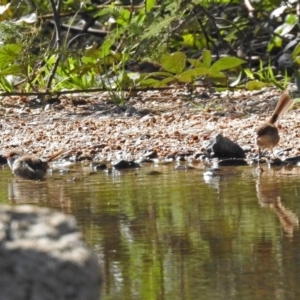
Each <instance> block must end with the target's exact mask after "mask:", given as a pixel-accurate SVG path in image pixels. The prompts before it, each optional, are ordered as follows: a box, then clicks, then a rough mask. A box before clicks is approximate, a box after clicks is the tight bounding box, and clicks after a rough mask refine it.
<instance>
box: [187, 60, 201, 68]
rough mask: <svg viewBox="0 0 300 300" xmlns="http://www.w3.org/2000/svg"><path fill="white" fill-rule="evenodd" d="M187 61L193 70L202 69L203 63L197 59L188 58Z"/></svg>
mask: <svg viewBox="0 0 300 300" xmlns="http://www.w3.org/2000/svg"><path fill="white" fill-rule="evenodd" d="M187 61H188V62H189V63H190V64H191V65H192V66H193V67H194V68H200V67H203V62H201V61H200V60H198V59H194V58H188V59H187Z"/></svg>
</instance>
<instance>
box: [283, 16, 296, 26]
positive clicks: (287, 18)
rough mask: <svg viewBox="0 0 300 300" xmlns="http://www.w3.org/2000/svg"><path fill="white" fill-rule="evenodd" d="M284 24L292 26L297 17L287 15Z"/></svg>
mask: <svg viewBox="0 0 300 300" xmlns="http://www.w3.org/2000/svg"><path fill="white" fill-rule="evenodd" d="M285 23H287V24H293V25H295V24H297V23H298V16H297V15H296V14H288V15H287V16H286V18H285Z"/></svg>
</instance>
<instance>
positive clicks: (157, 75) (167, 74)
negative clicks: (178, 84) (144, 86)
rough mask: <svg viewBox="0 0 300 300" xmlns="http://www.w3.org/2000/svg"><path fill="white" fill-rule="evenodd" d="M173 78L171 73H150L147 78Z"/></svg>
mask: <svg viewBox="0 0 300 300" xmlns="http://www.w3.org/2000/svg"><path fill="white" fill-rule="evenodd" d="M160 76H162V77H173V76H174V75H173V74H172V73H168V72H152V73H149V74H148V76H147V78H150V77H160Z"/></svg>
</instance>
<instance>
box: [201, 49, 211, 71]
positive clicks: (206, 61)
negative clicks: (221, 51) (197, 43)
mask: <svg viewBox="0 0 300 300" xmlns="http://www.w3.org/2000/svg"><path fill="white" fill-rule="evenodd" d="M202 60H203V67H206V68H209V67H210V65H211V52H210V51H209V50H204V51H203V53H202Z"/></svg>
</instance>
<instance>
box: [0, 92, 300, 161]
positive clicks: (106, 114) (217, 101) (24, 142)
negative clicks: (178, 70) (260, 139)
mask: <svg viewBox="0 0 300 300" xmlns="http://www.w3.org/2000/svg"><path fill="white" fill-rule="evenodd" d="M279 95H280V92H279V91H278V90H275V89H266V90H262V91H256V92H248V91H236V92H224V93H209V92H207V91H205V90H203V89H202V90H199V91H198V92H197V93H195V95H194V96H193V98H190V97H189V95H187V93H186V92H185V91H184V90H167V91H164V92H161V91H149V92H140V93H139V94H138V95H136V96H135V97H132V98H130V99H129V101H128V102H126V105H124V106H116V105H115V104H114V103H113V102H112V101H111V100H110V96H109V94H108V93H102V94H97V95H86V96H83V95H80V96H76V97H75V96H61V97H60V98H58V99H55V98H54V99H51V101H50V99H49V100H48V101H47V102H46V103H44V104H43V105H42V104H41V103H40V102H39V101H38V100H36V99H34V98H28V97H24V96H23V97H22V96H14V97H5V98H4V99H2V106H1V109H0V115H1V119H0V126H1V133H0V135H1V142H0V145H1V152H2V153H6V152H8V151H11V150H16V149H17V150H21V151H23V152H25V153H34V154H36V155H38V156H41V157H44V158H47V157H49V156H51V155H52V154H53V153H55V152H57V151H60V150H62V149H67V150H69V149H75V153H76V160H78V161H82V160H90V161H109V162H113V161H119V160H122V159H123V160H136V159H140V158H142V157H144V156H145V155H146V156H147V154H149V153H153V152H155V153H156V154H157V157H158V158H159V159H164V158H166V157H176V156H186V157H189V156H192V157H195V156H197V157H198V156H199V155H201V154H203V153H204V152H205V149H206V146H207V143H208V141H209V140H210V139H211V138H212V137H213V136H215V135H217V134H222V135H223V136H225V137H228V138H230V139H231V140H232V141H234V142H236V143H238V144H239V145H240V146H241V147H242V148H243V149H244V150H246V151H247V156H248V157H251V156H253V155H255V153H256V147H255V140H254V138H255V134H254V132H255V129H256V128H257V127H258V126H259V125H260V124H261V123H262V122H263V121H264V120H265V119H266V118H267V117H269V116H270V114H271V113H272V111H273V109H274V107H275V105H276V102H277V101H278V98H279ZM298 113H299V112H298V108H297V103H296V105H294V107H293V109H292V110H290V111H289V112H288V113H286V114H285V115H284V116H283V118H282V119H281V120H280V121H279V125H278V127H279V130H280V135H281V140H280V143H279V145H278V147H277V148H276V150H278V149H289V150H287V151H285V152H284V154H285V155H286V156H288V157H290V156H296V155H299V154H300V146H299V139H300V130H299V128H300V119H299V118H298V117H297V115H298Z"/></svg>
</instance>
